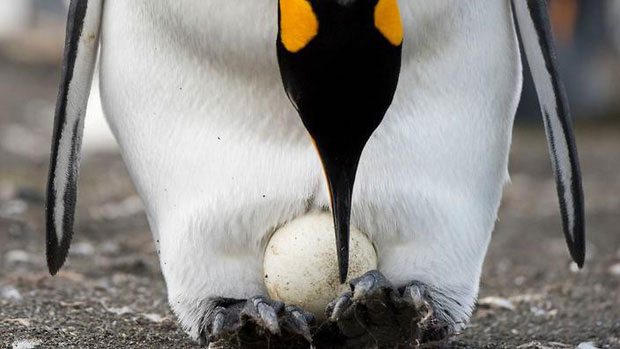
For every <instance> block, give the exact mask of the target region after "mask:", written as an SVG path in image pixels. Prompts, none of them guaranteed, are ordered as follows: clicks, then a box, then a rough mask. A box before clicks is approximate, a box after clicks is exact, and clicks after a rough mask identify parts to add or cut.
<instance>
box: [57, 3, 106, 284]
mask: <svg viewBox="0 0 620 349" xmlns="http://www.w3.org/2000/svg"><path fill="white" fill-rule="evenodd" d="M102 8H103V0H71V4H70V7H69V16H68V20H67V37H66V41H65V55H64V60H63V63H62V80H61V83H60V91H59V93H58V100H57V102H56V114H55V118H54V134H53V139H52V153H51V159H50V170H49V177H48V183H47V201H46V211H45V214H46V230H47V231H46V236H47V266H48V268H49V271H50V273H51V274H52V275H54V274H56V272H58V270H59V269H60V267H61V266H62V265H63V263H64V262H65V259H66V258H67V253H68V252H69V245H70V244H71V237H72V235H73V221H74V214H75V201H76V193H77V180H78V175H79V165H80V148H81V145H82V133H83V130H84V115H85V114H86V105H87V103H88V96H89V94H90V87H91V83H92V78H93V72H94V68H95V62H96V60H97V49H98V47H99V27H100V24H101V14H102Z"/></svg>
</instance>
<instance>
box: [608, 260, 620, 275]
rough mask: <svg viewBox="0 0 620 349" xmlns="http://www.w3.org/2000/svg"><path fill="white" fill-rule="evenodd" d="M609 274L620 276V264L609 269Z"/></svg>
mask: <svg viewBox="0 0 620 349" xmlns="http://www.w3.org/2000/svg"><path fill="white" fill-rule="evenodd" d="M609 273H610V274H611V275H614V276H620V263H618V264H614V265H612V266H611V267H609Z"/></svg>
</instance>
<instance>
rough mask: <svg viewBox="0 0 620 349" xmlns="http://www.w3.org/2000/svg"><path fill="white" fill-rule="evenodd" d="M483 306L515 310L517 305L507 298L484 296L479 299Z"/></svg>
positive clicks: (479, 303)
mask: <svg viewBox="0 0 620 349" xmlns="http://www.w3.org/2000/svg"><path fill="white" fill-rule="evenodd" d="M478 305H479V306H481V307H487V308H494V309H506V310H515V305H514V304H513V303H512V302H511V301H509V300H508V299H506V298H501V297H484V298H482V299H480V300H479V301H478Z"/></svg>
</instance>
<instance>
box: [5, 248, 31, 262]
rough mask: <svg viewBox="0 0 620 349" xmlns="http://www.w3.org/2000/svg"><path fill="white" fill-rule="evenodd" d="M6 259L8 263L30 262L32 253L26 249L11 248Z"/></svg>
mask: <svg viewBox="0 0 620 349" xmlns="http://www.w3.org/2000/svg"><path fill="white" fill-rule="evenodd" d="M4 260H5V261H6V262H7V263H28V262H30V254H28V252H26V251H24V250H11V251H9V252H7V253H6V255H5V256H4Z"/></svg>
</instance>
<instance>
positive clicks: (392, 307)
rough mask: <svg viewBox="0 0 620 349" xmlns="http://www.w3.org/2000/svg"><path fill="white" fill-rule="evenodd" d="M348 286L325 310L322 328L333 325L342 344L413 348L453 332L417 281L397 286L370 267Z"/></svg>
mask: <svg viewBox="0 0 620 349" xmlns="http://www.w3.org/2000/svg"><path fill="white" fill-rule="evenodd" d="M350 288H351V290H350V291H348V292H345V293H343V294H342V295H341V296H340V297H338V298H336V300H334V301H333V302H331V303H330V304H329V305H328V306H327V309H326V314H327V316H328V322H327V323H326V324H325V327H326V328H329V326H331V327H332V329H331V332H332V333H333V332H334V331H335V330H336V328H337V331H338V332H339V333H340V337H341V339H342V341H343V342H342V343H340V345H342V346H345V347H367V346H372V347H379V348H383V347H386V348H395V347H405V348H407V347H417V346H419V345H421V344H423V343H428V342H435V341H440V340H443V339H445V338H447V337H448V336H450V335H451V334H453V333H454V330H453V329H454V326H453V322H452V321H450V320H445V319H444V318H443V317H444V316H441V314H442V313H441V312H438V311H436V310H437V304H435V302H434V301H433V297H432V292H429V291H430V290H431V289H430V288H429V287H427V286H426V285H425V284H423V283H421V282H412V283H410V284H409V285H408V286H405V287H402V288H399V289H398V288H396V287H394V285H392V283H391V282H390V281H388V280H387V279H386V278H385V276H383V274H381V273H380V272H379V271H376V270H373V271H369V272H367V273H366V274H364V275H362V276H361V277H359V278H356V279H353V280H351V281H350ZM438 315H440V316H438ZM325 332H330V331H329V330H326V331H325ZM329 337H331V336H329ZM332 338H333V337H332ZM317 340H318V341H319V342H321V341H322V340H321V338H319V337H317V338H315V344H316V345H317V347H321V345H320V344H319V343H317ZM330 341H331V339H330Z"/></svg>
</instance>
